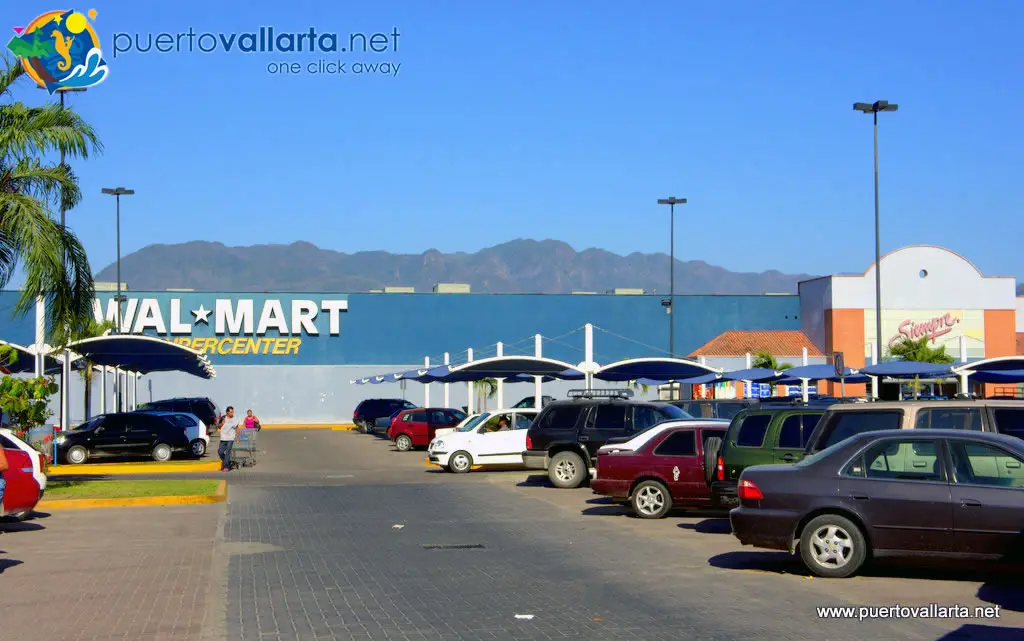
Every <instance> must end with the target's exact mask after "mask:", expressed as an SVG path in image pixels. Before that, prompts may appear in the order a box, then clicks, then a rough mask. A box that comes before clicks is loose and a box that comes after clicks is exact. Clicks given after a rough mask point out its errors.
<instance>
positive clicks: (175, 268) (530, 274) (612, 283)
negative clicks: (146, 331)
mask: <svg viewBox="0 0 1024 641" xmlns="http://www.w3.org/2000/svg"><path fill="white" fill-rule="evenodd" d="M668 260H669V257H668V256H667V255H666V254H641V253H634V254H630V255H629V256H619V255H618V254H613V253H611V252H608V251H605V250H603V249H586V250H584V251H581V252H577V251H576V250H574V249H573V248H572V247H570V246H569V245H568V244H567V243H564V242H560V241H556V240H543V241H536V240H523V239H519V240H513V241H510V242H507V243H502V244H500V245H496V246H494V247H489V248H487V249H482V250H480V251H478V252H476V253H472V254H469V253H465V252H456V253H453V254H443V253H441V252H439V251H437V250H436V249H429V250H427V251H425V252H423V253H422V254H418V255H413V254H391V253H389V252H386V251H370V252H357V253H354V254H346V253H342V252H336V251H331V250H326V249H320V248H318V247H316V246H315V245H313V244H311V243H307V242H299V243H293V244H291V245H254V246H252V247H226V246H224V245H223V244H221V243H212V242H204V241H194V242H189V243H182V244H178V245H150V246H148V247H144V248H143V249H140V250H139V251H137V252H134V253H132V254H129V255H128V256H123V257H122V258H121V278H122V280H123V281H125V282H127V283H128V286H129V287H131V289H133V290H162V289H167V288H189V289H196V290H200V291H282V292H299V291H337V292H360V291H367V290H370V289H380V288H382V287H384V286H387V285H403V286H411V287H415V288H416V291H417V292H429V291H431V290H432V289H433V286H434V285H435V284H436V283H469V284H470V285H471V287H472V291H473V292H476V293H545V294H558V293H570V292H572V291H574V290H578V291H593V292H605V291H607V290H609V289H614V288H616V287H637V288H643V289H646V290H647V291H648V292H651V291H657V292H659V293H664V292H667V291H668V288H669V278H668V273H667V272H668V270H667V269H665V268H666V267H667V266H668V264H667V263H668ZM115 274H116V271H115V265H110V266H108V267H106V268H105V269H103V270H102V271H100V272H99V274H97V275H96V280H99V281H109V282H113V281H115V280H116V275H115ZM675 277H676V293H677V294H760V293H765V292H771V293H783V292H784V293H796V289H797V282H799V281H801V280H804V279H807V278H813V276H810V275H808V274H783V273H781V272H778V271H774V270H773V271H766V272H761V273H738V272H731V271H729V270H727V269H725V268H723V267H716V266H714V265H709V264H707V263H705V262H704V261H685V262H684V261H681V260H676V265H675Z"/></svg>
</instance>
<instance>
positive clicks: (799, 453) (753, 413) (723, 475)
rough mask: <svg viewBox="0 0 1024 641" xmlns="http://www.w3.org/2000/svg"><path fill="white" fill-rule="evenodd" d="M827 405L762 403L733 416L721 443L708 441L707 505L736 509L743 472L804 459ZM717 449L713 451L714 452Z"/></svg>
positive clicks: (706, 448)
mask: <svg viewBox="0 0 1024 641" xmlns="http://www.w3.org/2000/svg"><path fill="white" fill-rule="evenodd" d="M828 406H829V405H827V404H822V403H817V404H814V403H811V404H807V405H804V404H802V403H790V402H785V403H763V404H761V405H758V406H756V407H752V408H750V409H748V410H744V411H743V412H740V413H739V414H737V415H736V417H735V418H734V419H733V420H732V423H730V424H729V429H728V430H727V431H726V433H725V438H724V439H722V441H721V443H714V442H709V443H708V444H707V446H706V447H705V450H706V451H707V453H708V458H709V459H710V460H712V461H715V466H714V467H711V466H709V467H708V468H707V469H706V470H705V471H706V472H707V473H708V474H709V476H710V475H713V478H709V479H708V480H709V481H711V504H712V506H714V507H736V506H738V505H739V504H740V502H739V498H738V497H737V491H736V488H737V484H738V483H739V478H740V474H741V473H742V472H743V470H745V469H747V468H748V467H751V466H754V465H773V464H791V463H795V462H797V461H799V460H800V459H802V458H803V456H804V447H805V446H806V445H807V443H808V441H809V440H810V437H811V434H812V433H813V432H814V428H815V426H816V425H817V424H818V421H819V420H820V419H821V417H822V415H823V414H824V413H825V410H826V409H827V407H828ZM716 449H718V451H717V452H715V451H714V450H716Z"/></svg>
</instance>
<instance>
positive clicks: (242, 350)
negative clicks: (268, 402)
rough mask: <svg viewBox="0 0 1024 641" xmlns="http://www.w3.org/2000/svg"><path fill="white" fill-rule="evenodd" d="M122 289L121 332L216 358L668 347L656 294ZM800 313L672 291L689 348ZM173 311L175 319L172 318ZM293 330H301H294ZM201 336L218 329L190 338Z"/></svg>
mask: <svg viewBox="0 0 1024 641" xmlns="http://www.w3.org/2000/svg"><path fill="white" fill-rule="evenodd" d="M18 295H19V293H18V292H10V291H8V292H0V339H3V340H6V341H9V342H14V343H19V344H28V343H32V342H33V341H34V337H33V334H34V329H33V328H34V319H33V317H32V316H31V315H29V316H28V317H23V318H15V319H12V318H11V312H12V311H13V309H14V305H15V303H16V301H17V297H18ZM126 296H127V299H128V300H127V301H126V303H125V304H124V307H123V310H124V312H123V315H124V326H125V331H132V330H134V329H137V328H139V327H140V321H141V320H142V319H141V318H140V316H145V317H146V318H148V319H149V320H150V321H151V326H150V328H148V329H144V333H146V334H150V335H160V336H163V337H164V338H171V339H177V340H187V341H189V342H190V344H191V345H192V346H193V347H196V348H200V349H205V350H206V352H207V354H208V355H209V357H210V359H211V360H212V361H213V362H214V364H215V365H289V364H294V365H364V364H372V365H389V364H406V363H419V362H422V360H423V357H424V356H428V355H429V356H431V357H432V358H437V357H439V356H440V354H442V353H443V352H446V351H447V352H450V353H451V354H452V360H453V362H458V361H460V360H463V359H464V355H463V354H462V353H461V352H462V350H465V349H466V348H467V347H472V348H474V350H475V351H476V354H475V356H476V357H477V358H480V357H482V356H486V355H487V354H486V353H485V351H486V347H487V346H492V347H491V354H493V345H494V343H495V342H497V341H503V342H505V343H506V345H507V346H508V347H507V348H506V353H532V351H533V341H532V336H533V334H536V333H540V334H542V335H544V336H545V337H548V338H554V337H558V336H561V335H564V334H566V333H568V332H571V331H572V330H575V329H577V328H580V327H581V326H582V325H584V324H585V323H592V324H594V325H595V326H596V327H597V328H598V329H597V330H595V341H594V343H595V348H594V349H595V358H596V360H597V361H598V362H605V363H607V362H611V361H614V360H618V359H621V358H628V357H636V356H650V355H657V354H658V352H657V351H656V350H659V349H660V350H664V351H667V350H668V318H667V315H666V313H665V308H664V307H662V305H661V299H662V297H661V296H629V295H623V296H613V295H540V294H521V295H520V294H347V295H346V294H331V293H309V294H250V293H191V292H190V293H178V292H126ZM112 299H113V293H106V292H104V293H101V294H99V295H98V305H97V310H98V311H99V312H100V313H101V315H103V316H106V315H107V314H108V313H111V312H112V310H113V307H111V306H110V304H111V302H112ZM218 300H220V301H221V302H220V303H219V306H220V309H221V314H218V311H217V310H218ZM147 301H148V302H147ZM239 301H251V302H252V309H253V314H252V325H253V327H252V328H251V330H250V331H248V332H247V331H245V330H246V328H245V327H242V328H241V330H242V331H241V332H240V333H232V332H231V331H229V329H230V328H229V327H227V326H224V327H221V328H220V329H222V330H223V331H222V332H220V333H218V332H217V329H218V327H217V325H218V316H221V318H220V321H221V323H224V322H225V321H226V320H227V318H226V317H225V316H224V313H223V312H224V311H225V310H227V309H229V308H230V310H231V312H232V313H234V312H235V309H236V306H237V304H238V302H239ZM297 301H299V302H301V301H307V302H308V303H310V304H311V305H312V307H313V311H315V312H316V316H315V319H314V320H313V323H314V325H315V327H316V329H317V332H318V335H310V334H309V333H307V332H304V331H302V328H301V327H298V326H295V324H294V321H293V319H292V307H293V305H294V304H297V303H296V302H297ZM325 301H347V306H348V309H347V311H342V312H339V313H336V315H337V318H338V326H337V328H336V329H337V330H338V332H337V334H336V335H332V334H331V332H330V329H331V327H330V314H329V313H328V312H326V311H323V307H325V305H324V302H325ZM278 303H279V304H280V308H279V310H280V311H281V312H283V319H282V320H283V321H284V323H285V325H286V327H285V328H284V329H285V330H286V331H284V332H282V331H280V329H278V328H274V327H271V328H269V329H266V331H265V332H264V333H263V334H259V333H257V331H256V330H258V329H260V328H259V327H258V326H259V324H260V318H261V315H262V312H263V310H264V308H265V306H267V305H269V306H271V307H273V306H274V305H276V304H278ZM203 310H207V311H210V314H209V315H208V316H207V317H206V318H207V322H206V323H204V322H201V321H200V320H199V318H198V317H197V315H196V314H194V313H193V311H195V312H202V311H203ZM175 312H177V315H176V316H175ZM268 313H270V312H268ZM799 313H800V305H799V299H798V298H797V297H796V296H677V297H676V314H675V336H676V338H675V341H676V352H677V353H679V354H687V353H689V352H690V351H692V350H694V349H696V348H697V347H699V346H700V345H702V344H703V343H705V342H707V341H708V340H710V339H712V338H714V337H715V336H717V335H718V334H720V333H721V332H723V331H726V330H730V329H800V320H799V317H798V315H799ZM199 315H200V316H202V314H201V313H200V314H199ZM274 317H275V316H273V314H272V315H271V319H273V318H274ZM172 321H178V323H179V324H178V326H177V327H176V328H175V327H172ZM156 324H159V325H162V326H163V327H162V329H163V332H162V333H161V332H160V331H157V330H155V329H153V327H152V325H156ZM175 329H177V332H176V333H173V334H172V332H174V331H175ZM293 329H294V330H298V332H297V333H295V334H292V330H293ZM197 338H209V339H218V340H207V341H203V342H202V343H200V345H196V344H195V339H197ZM239 338H240V339H242V340H240V341H237V347H236V340H235V339H239ZM289 338H291V339H293V342H292V343H291V344H289V343H288V339H289ZM224 339H229V340H224ZM245 339H250V340H245ZM278 339H280V340H278ZM294 339H298V341H301V342H296V341H295V340H294ZM257 341H259V342H257ZM544 350H545V355H546V356H550V357H552V358H559V359H562V360H566V361H569V362H573V363H576V362H579V361H580V360H582V358H583V351H582V350H583V336H582V332H579V333H577V334H575V335H573V336H569V337H565V338H564V339H562V340H560V341H558V342H557V343H555V342H552V343H546V344H545V346H544Z"/></svg>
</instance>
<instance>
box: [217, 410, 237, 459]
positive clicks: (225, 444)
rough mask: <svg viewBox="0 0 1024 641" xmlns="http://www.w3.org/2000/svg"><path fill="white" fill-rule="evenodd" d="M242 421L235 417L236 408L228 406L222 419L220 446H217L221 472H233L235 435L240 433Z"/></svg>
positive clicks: (220, 424)
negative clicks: (232, 453)
mask: <svg viewBox="0 0 1024 641" xmlns="http://www.w3.org/2000/svg"><path fill="white" fill-rule="evenodd" d="M241 422H242V421H241V420H240V419H238V418H237V417H236V416H235V408H234V407H231V406H230V405H229V406H228V409H227V411H226V412H225V413H224V416H222V417H221V418H220V423H219V425H218V426H219V427H220V445H218V446H217V456H219V457H220V462H221V470H220V471H221V472H228V471H230V470H231V448H232V447H234V445H235V435H236V434H237V433H238V425H239V424H240V423H241Z"/></svg>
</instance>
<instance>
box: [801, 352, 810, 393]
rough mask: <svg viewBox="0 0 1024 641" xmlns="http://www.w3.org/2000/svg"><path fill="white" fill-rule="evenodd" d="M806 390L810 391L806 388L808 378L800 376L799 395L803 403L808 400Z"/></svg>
mask: <svg viewBox="0 0 1024 641" xmlns="http://www.w3.org/2000/svg"><path fill="white" fill-rule="evenodd" d="M806 349H807V348H806V347H805V348H804V350H805V351H806ZM808 392H810V390H809V389H808V380H807V379H806V378H801V379H800V396H801V397H802V398H803V400H804V403H806V402H807V401H808V400H810V395H809V394H808Z"/></svg>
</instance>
